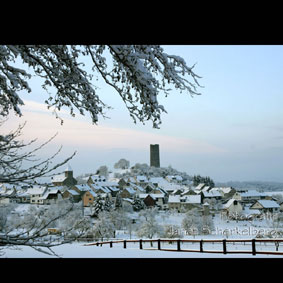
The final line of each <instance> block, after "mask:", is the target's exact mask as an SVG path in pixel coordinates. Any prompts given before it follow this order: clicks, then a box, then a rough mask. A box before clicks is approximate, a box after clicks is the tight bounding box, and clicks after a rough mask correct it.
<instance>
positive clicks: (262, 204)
mask: <svg viewBox="0 0 283 283" xmlns="http://www.w3.org/2000/svg"><path fill="white" fill-rule="evenodd" d="M250 209H258V210H260V211H262V212H263V213H266V212H271V213H274V212H279V210H280V205H279V204H278V203H277V202H276V201H274V200H267V199H261V200H257V201H256V202H255V203H254V204H252V205H251V206H250Z"/></svg>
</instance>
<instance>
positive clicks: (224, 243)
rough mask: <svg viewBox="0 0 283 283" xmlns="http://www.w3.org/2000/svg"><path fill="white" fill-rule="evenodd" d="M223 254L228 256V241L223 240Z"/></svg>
mask: <svg viewBox="0 0 283 283" xmlns="http://www.w3.org/2000/svg"><path fill="white" fill-rule="evenodd" d="M222 242H223V254H227V246H226V239H223V241H222Z"/></svg>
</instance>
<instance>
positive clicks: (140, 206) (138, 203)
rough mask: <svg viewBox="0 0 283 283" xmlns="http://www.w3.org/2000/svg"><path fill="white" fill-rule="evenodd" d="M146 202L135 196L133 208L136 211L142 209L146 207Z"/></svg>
mask: <svg viewBox="0 0 283 283" xmlns="http://www.w3.org/2000/svg"><path fill="white" fill-rule="evenodd" d="M144 207H145V206H144V202H143V201H142V200H141V199H140V198H139V197H138V196H134V201H133V210H134V211H140V210H142V209H144Z"/></svg>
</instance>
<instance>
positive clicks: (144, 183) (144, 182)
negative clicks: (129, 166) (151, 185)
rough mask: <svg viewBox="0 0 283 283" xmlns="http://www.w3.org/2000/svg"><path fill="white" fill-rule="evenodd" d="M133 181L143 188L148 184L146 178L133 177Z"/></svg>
mask: <svg viewBox="0 0 283 283" xmlns="http://www.w3.org/2000/svg"><path fill="white" fill-rule="evenodd" d="M135 180H136V183H137V184H139V185H141V186H145V185H146V184H148V178H147V177H146V176H141V175H138V176H135Z"/></svg>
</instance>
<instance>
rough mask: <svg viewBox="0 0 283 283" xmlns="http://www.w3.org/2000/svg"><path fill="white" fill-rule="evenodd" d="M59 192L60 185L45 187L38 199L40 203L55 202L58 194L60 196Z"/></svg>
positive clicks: (60, 190)
mask: <svg viewBox="0 0 283 283" xmlns="http://www.w3.org/2000/svg"><path fill="white" fill-rule="evenodd" d="M61 192H62V187H51V188H47V189H46V190H45V192H44V194H43V195H42V197H40V198H39V200H42V204H51V203H53V202H56V200H57V199H58V196H62V194H61Z"/></svg>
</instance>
